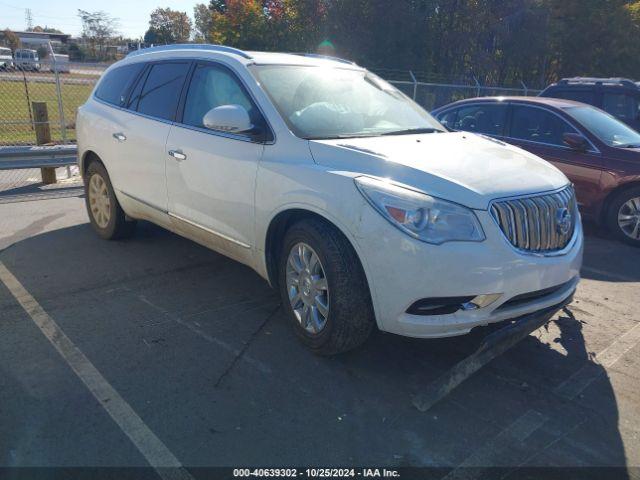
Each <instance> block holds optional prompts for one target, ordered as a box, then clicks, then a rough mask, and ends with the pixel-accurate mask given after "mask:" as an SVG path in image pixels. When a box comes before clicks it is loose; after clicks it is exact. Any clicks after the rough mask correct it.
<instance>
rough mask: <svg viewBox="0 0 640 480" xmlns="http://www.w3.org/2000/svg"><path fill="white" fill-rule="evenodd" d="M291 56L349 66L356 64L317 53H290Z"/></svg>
mask: <svg viewBox="0 0 640 480" xmlns="http://www.w3.org/2000/svg"><path fill="white" fill-rule="evenodd" d="M291 55H300V56H301V57H311V58H323V59H325V60H333V61H334V62H340V63H348V64H349V65H355V64H356V62H352V61H351V60H346V59H344V58H340V57H332V56H331V55H321V54H319V53H304V52H292V53H291Z"/></svg>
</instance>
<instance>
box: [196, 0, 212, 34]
mask: <svg viewBox="0 0 640 480" xmlns="http://www.w3.org/2000/svg"><path fill="white" fill-rule="evenodd" d="M193 20H194V21H193V23H194V30H195V35H194V40H195V41H196V42H206V41H208V39H209V33H210V32H211V28H212V27H213V19H212V16H211V10H210V9H209V7H208V6H207V5H205V4H204V3H197V4H196V6H195V7H193Z"/></svg>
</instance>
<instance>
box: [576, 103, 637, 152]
mask: <svg viewBox="0 0 640 480" xmlns="http://www.w3.org/2000/svg"><path fill="white" fill-rule="evenodd" d="M566 112H567V113H568V114H569V115H571V116H572V117H573V118H575V119H576V120H577V121H578V122H580V123H581V124H582V125H584V127H585V128H586V129H587V130H589V131H590V132H591V133H593V134H594V135H595V136H596V137H598V138H599V139H600V140H602V141H603V142H604V143H606V144H607V145H609V146H610V147H620V148H625V147H626V148H631V147H640V133H638V132H636V131H635V130H633V129H631V128H630V127H628V126H626V125H625V124H624V123H622V122H621V121H620V120H618V119H616V118H615V117H613V116H611V115H609V114H608V113H605V112H603V111H602V110H598V109H597V108H593V107H570V108H567V109H566Z"/></svg>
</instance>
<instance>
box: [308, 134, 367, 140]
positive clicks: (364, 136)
mask: <svg viewBox="0 0 640 480" xmlns="http://www.w3.org/2000/svg"><path fill="white" fill-rule="evenodd" d="M375 136H376V135H371V134H360V135H359V134H341V135H327V136H320V137H302V138H304V139H305V140H342V139H345V138H369V137H375Z"/></svg>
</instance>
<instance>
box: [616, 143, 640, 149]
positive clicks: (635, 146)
mask: <svg viewBox="0 0 640 480" xmlns="http://www.w3.org/2000/svg"><path fill="white" fill-rule="evenodd" d="M616 146H617V147H618V148H640V143H625V144H624V145H616Z"/></svg>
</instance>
